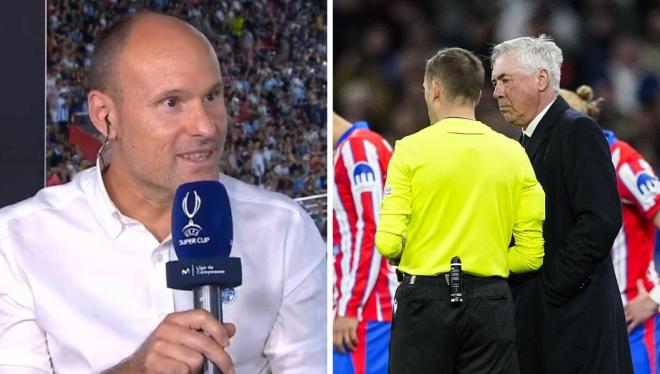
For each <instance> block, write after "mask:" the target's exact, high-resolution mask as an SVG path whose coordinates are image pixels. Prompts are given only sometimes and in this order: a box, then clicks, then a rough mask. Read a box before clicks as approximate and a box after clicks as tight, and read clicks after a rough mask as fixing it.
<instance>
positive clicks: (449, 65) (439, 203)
mask: <svg viewBox="0 0 660 374" xmlns="http://www.w3.org/2000/svg"><path fill="white" fill-rule="evenodd" d="M483 82H484V69H483V66H482V64H481V61H480V60H479V59H478V58H477V57H476V56H475V55H474V54H472V53H471V52H469V51H466V50H464V49H461V48H447V49H442V50H440V51H439V52H438V53H437V54H436V55H435V56H433V57H432V58H431V59H430V60H429V61H427V63H426V73H425V75H424V84H423V87H424V99H425V101H426V105H427V108H428V113H429V117H430V120H431V123H433V125H431V126H429V127H427V128H425V129H423V130H421V131H419V132H417V133H415V134H413V135H410V136H407V137H405V138H403V139H402V140H399V141H398V142H397V143H396V146H395V150H394V154H393V156H392V159H391V161H390V164H389V167H388V170H387V181H386V184H385V191H384V198H383V203H382V209H381V213H380V220H379V225H378V229H377V233H376V246H377V248H378V251H379V252H380V253H381V254H382V255H383V256H385V257H387V258H389V259H391V260H395V261H400V265H399V272H400V275H401V276H402V282H401V284H400V285H399V288H398V289H397V291H396V296H395V299H396V309H395V312H394V318H393V322H392V336H391V340H390V362H389V367H390V368H389V370H390V373H392V374H400V373H411V374H412V373H414V374H424V373H518V362H517V357H516V351H515V345H514V338H515V329H514V324H513V304H512V301H511V292H510V290H509V286H508V285H507V283H506V281H505V278H507V277H508V276H509V273H510V272H514V273H522V272H528V271H532V270H536V269H538V268H539V267H540V266H541V264H542V263H543V235H542V225H543V220H544V216H545V195H544V193H543V189H542V187H541V185H540V184H539V182H538V181H537V180H536V177H535V175H534V170H533V169H532V166H531V164H530V162H529V159H528V158H527V155H526V154H525V151H524V150H523V148H522V147H521V146H520V144H518V143H517V142H516V141H514V140H512V139H509V138H507V137H505V136H504V135H501V134H498V133H496V132H494V131H493V130H491V129H490V128H489V127H488V126H486V125H485V124H483V123H481V122H479V121H477V120H475V106H476V105H477V103H478V102H479V99H480V98H481V87H482V85H483ZM512 235H513V238H514V239H515V245H513V246H511V247H510V246H509V245H510V243H511V237H512ZM455 257H458V258H455ZM458 261H460V263H461V265H459V264H456V265H454V266H453V267H454V268H456V270H454V271H452V272H451V276H450V274H449V273H450V263H451V262H458ZM460 266H462V273H461V272H459V271H458V268H459V267H460ZM450 283H452V284H453V285H454V286H456V287H452V288H450V286H449V284H450ZM461 291H462V293H461ZM450 296H452V297H450ZM450 299H451V300H450Z"/></svg>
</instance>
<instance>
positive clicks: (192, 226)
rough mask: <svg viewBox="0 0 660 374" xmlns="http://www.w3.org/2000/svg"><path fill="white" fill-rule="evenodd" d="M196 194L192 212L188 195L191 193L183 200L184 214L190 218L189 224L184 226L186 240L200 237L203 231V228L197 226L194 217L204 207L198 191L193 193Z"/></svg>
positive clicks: (187, 193)
mask: <svg viewBox="0 0 660 374" xmlns="http://www.w3.org/2000/svg"><path fill="white" fill-rule="evenodd" d="M193 193H194V194H195V207H194V208H193V210H192V212H191V211H190V210H189V209H188V195H189V194H190V192H186V196H185V197H184V198H183V202H182V203H181V208H182V209H183V213H184V214H185V215H186V217H188V224H187V225H185V226H183V229H182V231H183V235H185V237H186V238H189V237H191V236H198V235H199V232H200V231H202V227H201V226H200V225H198V224H196V223H195V222H194V221H193V217H194V216H195V214H197V212H199V208H200V207H201V206H202V199H201V198H200V197H199V195H198V194H197V191H193Z"/></svg>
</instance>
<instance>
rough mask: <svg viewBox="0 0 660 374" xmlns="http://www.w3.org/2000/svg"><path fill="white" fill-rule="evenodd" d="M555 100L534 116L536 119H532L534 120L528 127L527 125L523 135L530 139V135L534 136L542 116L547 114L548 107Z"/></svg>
mask: <svg viewBox="0 0 660 374" xmlns="http://www.w3.org/2000/svg"><path fill="white" fill-rule="evenodd" d="M556 100H557V98H556V97H555V99H554V100H552V101H551V102H550V104H548V105H546V107H545V108H543V110H542V111H540V112H539V114H537V115H536V117H534V119H533V120H532V121H531V122H530V123H529V125H527V127H525V128H524V129H523V134H525V135H527V136H528V137H530V138H531V137H532V135H533V134H534V130H536V126H538V125H539V122H541V119H543V116H545V114H546V113H547V112H548V109H550V107H551V106H552V104H553V103H554V102H555V101H556Z"/></svg>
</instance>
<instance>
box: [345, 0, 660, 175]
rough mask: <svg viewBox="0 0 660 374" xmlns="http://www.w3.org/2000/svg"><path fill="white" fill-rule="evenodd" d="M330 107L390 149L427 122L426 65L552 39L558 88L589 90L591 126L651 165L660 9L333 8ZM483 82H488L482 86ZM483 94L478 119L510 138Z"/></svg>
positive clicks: (658, 136) (378, 1)
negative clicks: (452, 52) (439, 58)
mask: <svg viewBox="0 0 660 374" xmlns="http://www.w3.org/2000/svg"><path fill="white" fill-rule="evenodd" d="M333 19H334V25H333V26H334V27H333V30H334V45H333V59H334V75H333V78H334V82H333V83H334V86H333V87H334V88H333V89H334V92H333V95H334V103H335V107H336V110H337V111H338V112H340V113H342V114H343V115H344V116H345V117H347V118H348V119H349V120H358V119H366V120H368V121H369V122H370V125H371V127H372V129H374V130H376V131H377V132H379V133H381V134H384V135H385V137H386V138H387V139H388V140H390V141H392V140H394V139H399V138H401V137H403V136H405V135H408V134H410V133H413V132H415V131H417V130H419V129H420V128H421V127H423V126H425V125H426V124H427V122H428V118H427V116H426V108H425V106H424V98H423V95H422V94H421V91H422V79H423V72H424V61H425V59H427V58H429V57H430V56H432V55H433V54H434V53H435V52H436V51H437V50H438V49H440V48H442V47H463V48H466V49H469V50H471V51H474V52H475V53H477V54H478V55H479V56H480V57H482V59H483V62H484V67H486V69H487V70H488V71H487V72H486V76H487V77H490V61H489V56H490V49H491V48H492V46H493V45H494V44H497V43H499V42H501V41H504V40H507V39H511V38H514V37H518V36H523V35H539V34H541V33H546V34H548V35H551V36H552V37H553V38H554V39H555V40H556V41H557V44H558V45H559V46H560V47H561V48H562V50H563V51H564V64H563V70H562V82H561V85H562V87H566V88H569V89H573V90H574V89H575V88H577V87H578V86H579V85H581V84H588V85H590V86H591V87H593V88H594V90H595V96H596V97H601V96H602V97H604V98H605V103H608V104H607V105H606V106H605V107H604V108H603V113H602V115H601V118H600V121H599V122H600V123H601V125H602V126H603V127H605V128H609V129H612V130H614V131H615V132H616V133H617V134H618V135H619V136H620V138H622V139H623V140H625V141H627V142H629V143H630V144H632V145H633V146H634V147H635V148H636V149H638V150H640V151H641V153H642V154H643V155H644V157H645V158H646V159H647V160H648V161H649V162H650V163H651V165H655V166H657V165H660V154H659V153H658V152H659V150H660V2H658V1H657V0H654V1H615V0H594V1H577V0H572V1H567V0H559V1H547V0H533V1H523V0H501V1H489V2H483V1H475V0H469V1H460V0H448V1H442V2H440V1H434V0H421V1H415V2H411V1H403V0H395V1H385V0H371V1H357V0H336V1H334V17H333ZM488 81H489V79H488ZM486 84H487V85H486V86H484V95H483V96H482V100H481V103H480V105H479V106H478V107H477V117H478V118H480V119H482V120H484V122H486V123H489V124H491V125H493V127H494V128H495V129H496V130H498V131H500V132H503V133H505V134H507V135H509V136H512V137H516V138H517V136H518V134H519V132H520V130H519V129H517V128H515V127H514V126H511V125H508V124H506V123H505V122H504V120H503V118H502V116H501V115H500V113H499V112H498V109H497V105H496V102H495V100H493V99H492V87H491V86H490V84H489V83H486Z"/></svg>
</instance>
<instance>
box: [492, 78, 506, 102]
mask: <svg viewBox="0 0 660 374" xmlns="http://www.w3.org/2000/svg"><path fill="white" fill-rule="evenodd" d="M503 96H504V89H502V85H501V84H500V83H499V82H497V83H495V88H493V97H494V98H495V99H497V98H500V97H503Z"/></svg>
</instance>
